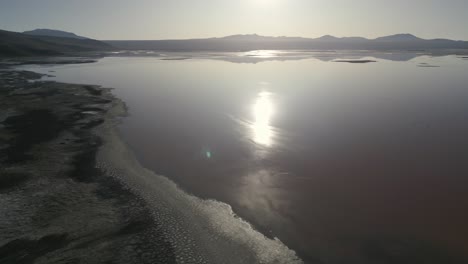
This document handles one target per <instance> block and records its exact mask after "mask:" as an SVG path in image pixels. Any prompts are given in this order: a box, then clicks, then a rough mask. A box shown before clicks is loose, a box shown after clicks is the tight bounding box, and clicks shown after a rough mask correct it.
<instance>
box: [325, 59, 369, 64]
mask: <svg viewBox="0 0 468 264" xmlns="http://www.w3.org/2000/svg"><path fill="white" fill-rule="evenodd" d="M334 62H346V63H356V64H357V63H371V62H377V61H375V60H334Z"/></svg>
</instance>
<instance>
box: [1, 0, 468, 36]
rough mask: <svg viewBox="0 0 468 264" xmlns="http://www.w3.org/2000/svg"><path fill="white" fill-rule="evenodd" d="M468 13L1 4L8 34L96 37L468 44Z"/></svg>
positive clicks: (277, 5)
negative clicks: (399, 39)
mask: <svg viewBox="0 0 468 264" xmlns="http://www.w3.org/2000/svg"><path fill="white" fill-rule="evenodd" d="M467 14H468V0H393V1H391V0H164V1H163V0H0V29H5V30H11V31H24V30H31V29H35V28H52V29H61V30H66V31H72V32H75V33H77V34H79V35H83V36H87V37H92V38H96V39H167V38H198V37H220V36H226V35H233V34H250V33H257V34H260V35H271V36H283V35H285V36H304V37H318V36H322V35H325V34H330V35H335V36H364V37H377V36H382V35H389V34H395V33H413V34H415V35H417V36H420V37H424V38H436V37H444V38H452V39H463V40H468V28H467V25H468V15H467Z"/></svg>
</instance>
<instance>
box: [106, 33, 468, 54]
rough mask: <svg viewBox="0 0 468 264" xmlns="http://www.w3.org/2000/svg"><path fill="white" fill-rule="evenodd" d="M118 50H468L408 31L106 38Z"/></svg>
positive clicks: (464, 45)
mask: <svg viewBox="0 0 468 264" xmlns="http://www.w3.org/2000/svg"><path fill="white" fill-rule="evenodd" d="M106 43H109V44H111V45H113V46H115V47H117V48H119V49H126V50H165V51H249V50H261V49H285V50H434V49H468V41H455V40H449V39H422V38H418V37H416V36H414V35H411V34H396V35H391V36H384V37H379V38H376V39H367V38H363V37H343V38H339V37H335V36H331V35H325V36H322V37H319V38H302V37H270V36H260V35H257V34H247V35H231V36H226V37H221V38H205V39H185V40H180V39H179V40H110V41H106Z"/></svg>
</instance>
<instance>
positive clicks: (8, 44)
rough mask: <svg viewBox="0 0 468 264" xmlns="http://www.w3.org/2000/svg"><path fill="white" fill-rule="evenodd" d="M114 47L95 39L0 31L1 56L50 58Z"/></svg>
mask: <svg viewBox="0 0 468 264" xmlns="http://www.w3.org/2000/svg"><path fill="white" fill-rule="evenodd" d="M111 49H113V47H112V46H111V45H109V44H107V43H104V42H101V41H97V40H93V39H76V38H64V37H50V36H31V35H27V34H22V33H17V32H11V31H5V30H0V56H1V57H12V56H48V55H63V54H66V53H71V52H86V51H104V50H111Z"/></svg>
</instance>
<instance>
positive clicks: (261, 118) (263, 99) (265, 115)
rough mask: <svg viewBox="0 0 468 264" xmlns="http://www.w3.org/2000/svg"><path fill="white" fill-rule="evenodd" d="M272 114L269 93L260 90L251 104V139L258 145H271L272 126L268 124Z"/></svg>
mask: <svg viewBox="0 0 468 264" xmlns="http://www.w3.org/2000/svg"><path fill="white" fill-rule="evenodd" d="M272 115H273V103H272V101H271V94H270V93H268V92H261V93H259V94H258V97H257V100H256V102H255V104H254V106H253V116H254V119H255V120H254V122H253V123H252V125H251V127H252V130H253V140H254V141H255V142H256V143H257V144H260V145H264V146H271V144H272V139H273V127H272V126H271V125H270V122H271V117H272Z"/></svg>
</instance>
